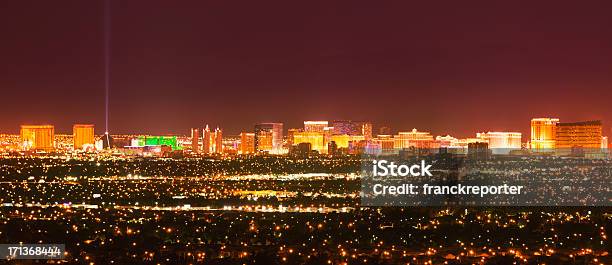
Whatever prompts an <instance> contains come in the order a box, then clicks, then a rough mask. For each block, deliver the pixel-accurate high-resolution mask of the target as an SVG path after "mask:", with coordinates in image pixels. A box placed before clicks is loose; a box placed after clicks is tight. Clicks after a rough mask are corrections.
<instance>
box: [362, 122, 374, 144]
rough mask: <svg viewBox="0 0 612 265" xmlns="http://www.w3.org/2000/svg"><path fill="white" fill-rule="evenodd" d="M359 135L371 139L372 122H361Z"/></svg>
mask: <svg viewBox="0 0 612 265" xmlns="http://www.w3.org/2000/svg"><path fill="white" fill-rule="evenodd" d="M361 135H363V136H364V138H365V140H366V141H370V140H372V123H371V122H361Z"/></svg>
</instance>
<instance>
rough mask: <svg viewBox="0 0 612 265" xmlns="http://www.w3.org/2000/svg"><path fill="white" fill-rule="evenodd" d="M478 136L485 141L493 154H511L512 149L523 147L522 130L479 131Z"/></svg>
mask: <svg viewBox="0 0 612 265" xmlns="http://www.w3.org/2000/svg"><path fill="white" fill-rule="evenodd" d="M476 138H480V139H482V140H483V141H485V142H486V143H487V144H488V147H489V149H491V151H492V153H493V154H509V153H510V151H512V150H520V149H521V138H522V134H521V133H520V132H487V133H477V134H476Z"/></svg>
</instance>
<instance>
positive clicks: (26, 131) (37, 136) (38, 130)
mask: <svg viewBox="0 0 612 265" xmlns="http://www.w3.org/2000/svg"><path fill="white" fill-rule="evenodd" d="M20 135H21V146H22V148H23V149H24V150H40V151H53V148H54V137H55V127H54V126H53V125H21V129H20Z"/></svg>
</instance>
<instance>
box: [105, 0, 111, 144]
mask: <svg viewBox="0 0 612 265" xmlns="http://www.w3.org/2000/svg"><path fill="white" fill-rule="evenodd" d="M110 30H111V15H110V0H105V2H104V89H105V98H104V104H105V114H106V116H105V120H104V125H105V127H104V129H105V131H104V135H105V138H106V143H107V146H108V147H109V148H110V139H109V133H108V131H109V128H108V116H109V94H110V38H111V34H110Z"/></svg>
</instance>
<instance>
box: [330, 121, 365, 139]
mask: <svg viewBox="0 0 612 265" xmlns="http://www.w3.org/2000/svg"><path fill="white" fill-rule="evenodd" d="M331 126H332V127H333V128H334V129H333V134H335V135H341V134H347V135H363V136H365V139H366V140H370V139H372V123H371V122H367V121H350V120H335V121H332V122H331Z"/></svg>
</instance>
